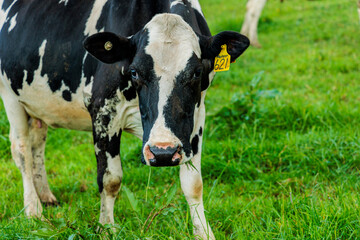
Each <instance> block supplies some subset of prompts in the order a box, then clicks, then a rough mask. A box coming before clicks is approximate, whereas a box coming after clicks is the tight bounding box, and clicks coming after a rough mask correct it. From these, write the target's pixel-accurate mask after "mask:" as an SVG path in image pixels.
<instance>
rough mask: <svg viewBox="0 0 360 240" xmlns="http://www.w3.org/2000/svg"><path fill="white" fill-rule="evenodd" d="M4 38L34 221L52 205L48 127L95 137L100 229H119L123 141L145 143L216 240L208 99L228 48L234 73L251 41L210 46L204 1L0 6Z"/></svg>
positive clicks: (15, 2)
mask: <svg viewBox="0 0 360 240" xmlns="http://www.w3.org/2000/svg"><path fill="white" fill-rule="evenodd" d="M0 29H1V32H0V69H1V71H0V95H1V97H2V99H3V103H4V106H5V109H6V113H7V116H8V119H9V122H10V140H11V151H12V156H13V159H14V160H15V163H16V165H17V167H18V168H19V169H20V171H21V174H22V178H23V186H24V204H25V207H26V209H25V212H26V214H27V215H28V216H41V212H42V206H41V203H40V201H42V202H46V203H54V202H56V198H55V196H54V195H53V194H52V192H51V191H50V188H49V185H48V182H47V177H46V172H45V166H44V149H45V141H46V134H47V128H48V126H51V127H55V128H57V127H61V128H69V129H77V130H88V131H90V130H92V131H93V138H94V146H95V153H96V158H97V170H98V177H97V182H98V185H99V192H100V194H101V210H100V211H101V212H100V222H101V223H103V224H104V223H113V222H114V217H113V207H114V201H115V198H116V196H117V194H118V191H119V188H120V184H121V179H122V168H121V162H120V137H121V132H122V131H128V132H130V133H132V134H134V135H136V136H137V137H139V138H142V139H143V152H142V162H143V163H144V164H146V165H150V166H177V165H180V179H181V187H182V190H183V192H184V194H185V196H186V199H187V201H188V203H189V205H190V209H191V216H192V221H193V224H194V227H195V228H194V233H195V234H196V235H198V236H199V237H201V238H210V239H213V238H214V235H213V233H212V231H211V228H210V227H209V225H208V223H207V222H206V219H205V215H204V206H203V201H202V186H203V185H202V178H201V171H200V159H201V143H202V135H203V131H204V129H203V128H204V120H205V106H204V98H205V93H206V89H207V88H208V86H209V85H210V83H211V81H212V79H213V77H214V73H213V65H214V57H215V56H216V55H218V54H219V52H220V50H221V46H222V45H223V44H227V47H228V52H229V54H230V55H231V60H232V61H233V60H235V59H236V58H237V57H239V56H240V55H241V54H242V52H243V51H245V49H246V48H247V47H248V45H249V41H248V39H247V38H246V37H244V36H242V35H240V34H238V33H235V32H229V31H225V32H221V33H219V34H217V35H215V36H213V37H212V36H211V34H210V31H209V28H208V26H207V24H206V22H205V19H204V16H203V14H202V11H201V8H200V4H199V3H198V1H197V0H183V1H181V0H174V1H169V0H163V1H147V0H133V1H125V0H124V1H121V0H107V1H106V0H88V1H85V2H84V1H77V0H46V1H44V0H26V1H25V0H0ZM99 32H100V33H99ZM84 40H85V41H84ZM83 44H84V46H85V49H86V50H87V51H88V52H89V53H90V54H91V55H93V56H95V57H96V58H97V59H99V60H100V61H98V60H97V59H95V58H94V57H93V56H91V55H90V54H88V53H87V52H86V51H85V49H84V47H83ZM187 161H192V163H193V165H194V166H195V167H196V170H194V169H192V168H187V167H186V166H184V165H182V164H183V163H185V162H187Z"/></svg>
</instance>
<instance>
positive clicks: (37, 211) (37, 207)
mask: <svg viewBox="0 0 360 240" xmlns="http://www.w3.org/2000/svg"><path fill="white" fill-rule="evenodd" d="M42 211H43V209H42V206H41V202H40V201H39V200H35V201H32V202H29V203H25V215H26V216H27V217H28V218H39V219H42Z"/></svg>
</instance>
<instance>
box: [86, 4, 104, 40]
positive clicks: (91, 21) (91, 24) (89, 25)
mask: <svg viewBox="0 0 360 240" xmlns="http://www.w3.org/2000/svg"><path fill="white" fill-rule="evenodd" d="M106 2H107V1H106V0H95V3H94V5H93V7H92V10H91V13H90V16H89V18H88V20H87V22H86V26H85V31H84V36H89V35H92V34H95V33H97V32H98V31H97V30H96V24H97V22H98V20H99V18H100V15H101V12H102V9H103V7H104V6H105V4H106Z"/></svg>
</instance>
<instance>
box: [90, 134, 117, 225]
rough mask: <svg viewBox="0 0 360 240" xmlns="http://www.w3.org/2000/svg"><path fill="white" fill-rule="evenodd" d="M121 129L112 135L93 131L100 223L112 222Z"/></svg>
mask: <svg viewBox="0 0 360 240" xmlns="http://www.w3.org/2000/svg"><path fill="white" fill-rule="evenodd" d="M120 137H121V131H119V133H118V134H114V135H113V136H111V137H110V136H109V135H106V136H104V134H103V135H101V134H100V135H99V134H96V133H94V144H95V153H96V160H97V183H98V186H99V192H100V195H101V209H100V219H99V222H100V223H101V224H109V223H110V224H112V223H114V203H115V199H116V196H117V194H118V192H119V189H120V184H121V179H122V175H123V174H122V168H121V161H120Z"/></svg>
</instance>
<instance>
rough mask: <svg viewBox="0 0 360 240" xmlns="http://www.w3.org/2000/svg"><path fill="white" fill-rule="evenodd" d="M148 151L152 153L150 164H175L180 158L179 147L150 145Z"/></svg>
mask: <svg viewBox="0 0 360 240" xmlns="http://www.w3.org/2000/svg"><path fill="white" fill-rule="evenodd" d="M149 150H150V152H151V153H152V154H153V155H154V158H153V159H149V161H150V165H151V166H176V165H179V162H180V160H181V155H180V151H181V148H180V147H170V146H168V147H167V148H163V147H157V146H152V147H149Z"/></svg>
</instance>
